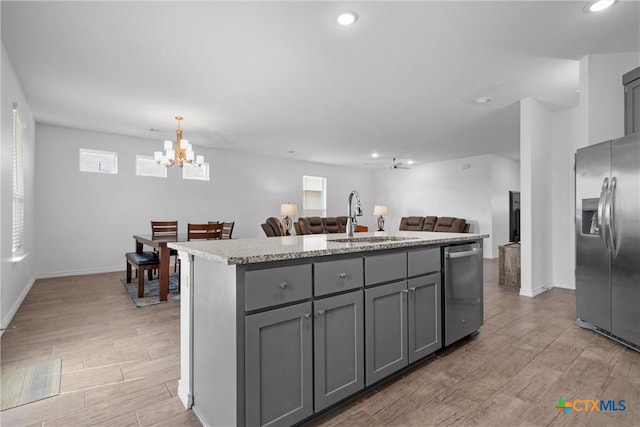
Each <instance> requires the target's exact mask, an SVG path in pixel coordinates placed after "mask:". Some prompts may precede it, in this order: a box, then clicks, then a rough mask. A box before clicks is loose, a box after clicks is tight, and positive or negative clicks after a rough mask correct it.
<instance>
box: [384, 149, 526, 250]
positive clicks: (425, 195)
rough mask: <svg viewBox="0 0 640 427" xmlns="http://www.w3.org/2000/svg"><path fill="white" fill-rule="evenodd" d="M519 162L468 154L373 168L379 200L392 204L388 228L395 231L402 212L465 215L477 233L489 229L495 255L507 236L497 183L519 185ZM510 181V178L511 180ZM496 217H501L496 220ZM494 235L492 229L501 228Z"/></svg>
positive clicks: (489, 243)
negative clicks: (408, 166)
mask: <svg viewBox="0 0 640 427" xmlns="http://www.w3.org/2000/svg"><path fill="white" fill-rule="evenodd" d="M517 169H518V164H517V162H515V161H512V160H508V159H503V158H500V157H497V156H494V155H483V156H475V157H465V158H461V159H455V160H447V161H443V162H435V163H429V164H426V165H417V166H414V167H412V168H411V169H409V170H402V169H395V170H391V169H382V170H377V171H376V172H375V178H374V179H375V195H376V197H375V203H376V204H386V205H388V206H389V216H388V217H387V218H386V224H385V229H387V230H397V229H398V226H399V225H400V219H401V218H402V217H403V216H412V215H415V216H427V215H433V216H451V217H457V218H465V219H466V220H467V222H468V223H470V224H471V229H470V231H471V232H473V233H486V234H489V235H490V236H491V237H489V238H488V239H485V241H484V247H485V251H484V256H485V258H492V257H496V256H497V247H498V245H502V244H504V243H507V241H508V230H507V229H508V216H507V211H508V190H507V192H506V193H505V194H506V196H504V197H506V198H507V203H505V204H502V203H500V201H499V200H498V199H496V200H494V195H496V194H498V193H499V192H500V191H501V190H500V189H494V187H493V184H494V181H495V182H497V181H499V186H500V187H504V188H507V187H508V188H509V189H512V190H513V189H515V190H517V189H518V188H519V182H518V174H517V172H516V171H517ZM508 181H512V182H508ZM494 216H497V217H498V218H497V219H496V220H495V221H494ZM505 216H507V217H506V225H504V232H503V233H502V234H500V233H498V235H497V236H496V235H495V233H494V230H493V226H494V222H495V224H496V226H498V227H502V225H503V224H504V221H505V219H504V217H505Z"/></svg>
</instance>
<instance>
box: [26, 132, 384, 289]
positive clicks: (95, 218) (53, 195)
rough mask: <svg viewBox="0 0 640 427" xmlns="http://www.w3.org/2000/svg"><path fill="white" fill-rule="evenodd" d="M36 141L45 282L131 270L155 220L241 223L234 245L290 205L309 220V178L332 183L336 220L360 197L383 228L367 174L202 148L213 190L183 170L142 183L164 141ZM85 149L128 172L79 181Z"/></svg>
mask: <svg viewBox="0 0 640 427" xmlns="http://www.w3.org/2000/svg"><path fill="white" fill-rule="evenodd" d="M185 132H187V133H188V131H187V130H185ZM37 135H38V136H37V142H36V146H37V150H36V167H37V172H36V208H37V214H36V230H37V232H38V239H37V247H36V253H37V254H38V257H37V260H36V266H35V271H36V272H37V275H38V277H50V276H56V275H72V274H83V273H93V272H99V271H118V270H124V265H125V264H124V253H125V252H127V251H131V250H133V249H134V247H135V245H134V240H133V239H132V235H133V234H135V233H149V232H150V229H149V228H150V225H149V221H151V220H173V219H177V220H178V221H179V226H180V229H181V231H183V232H186V227H187V223H189V222H206V221H209V220H234V221H236V228H235V229H234V237H255V236H264V233H263V232H262V229H261V228H260V224H261V223H262V222H264V220H265V219H266V218H267V217H269V216H278V217H279V216H280V204H281V203H285V202H291V203H297V204H298V207H299V212H300V213H301V212H302V175H318V176H325V177H327V192H328V196H327V212H328V215H329V216H337V215H345V214H346V210H347V208H346V204H347V196H348V194H349V191H350V190H352V189H355V190H358V191H359V193H360V196H361V199H362V205H363V209H364V211H365V214H366V216H365V217H364V218H363V219H362V221H361V223H363V224H365V225H367V224H368V225H369V226H373V225H374V224H375V220H374V217H373V205H374V200H373V191H372V188H373V186H372V174H371V172H370V171H368V170H364V169H357V168H346V167H340V166H330V165H324V164H318V163H311V162H300V161H293V160H286V159H281V158H275V157H267V156H257V155H252V154H246V153H238V152H231V151H222V150H213V149H205V148H203V147H201V146H195V151H196V153H197V154H203V155H204V156H205V159H206V160H207V161H208V162H209V163H210V165H211V171H210V181H209V182H202V181H191V180H183V179H182V175H181V170H180V168H179V167H177V166H173V167H171V168H170V169H169V171H168V172H169V173H168V177H167V178H166V179H163V178H150V177H138V176H136V175H135V156H136V154H144V155H151V154H152V153H153V152H154V151H155V150H159V149H161V147H162V141H153V140H147V139H140V138H133V137H125V136H119V135H111V134H105V133H97V132H88V131H81V130H76V129H69V128H63V127H57V126H50V125H38V127H37ZM79 148H90V149H99V150H108V151H115V152H117V153H118V169H119V173H118V174H117V175H106V174H93V173H86V172H79V170H78V150H79Z"/></svg>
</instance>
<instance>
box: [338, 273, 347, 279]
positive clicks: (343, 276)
mask: <svg viewBox="0 0 640 427" xmlns="http://www.w3.org/2000/svg"><path fill="white" fill-rule="evenodd" d="M338 277H339V278H341V279H345V278H346V277H347V273H340V274H338Z"/></svg>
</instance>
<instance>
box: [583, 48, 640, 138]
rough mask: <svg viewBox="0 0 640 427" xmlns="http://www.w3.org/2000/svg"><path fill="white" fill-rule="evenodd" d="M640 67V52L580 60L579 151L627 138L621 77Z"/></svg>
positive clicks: (591, 56)
mask: <svg viewBox="0 0 640 427" xmlns="http://www.w3.org/2000/svg"><path fill="white" fill-rule="evenodd" d="M638 66H640V52H632V53H614V54H601V55H589V56H586V57H584V58H583V59H582V60H580V111H579V118H580V129H581V133H580V139H581V141H579V147H584V146H587V145H592V144H597V143H599V142H602V141H606V140H609V139H614V138H619V137H621V136H624V87H623V86H622V75H623V74H626V73H628V72H629V71H631V70H633V69H634V68H636V67H638Z"/></svg>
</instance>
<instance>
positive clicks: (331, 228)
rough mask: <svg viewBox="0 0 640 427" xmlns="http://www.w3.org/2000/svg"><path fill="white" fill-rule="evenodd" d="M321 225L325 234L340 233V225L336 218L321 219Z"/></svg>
mask: <svg viewBox="0 0 640 427" xmlns="http://www.w3.org/2000/svg"><path fill="white" fill-rule="evenodd" d="M322 224H323V225H324V230H325V232H326V233H340V225H339V224H338V219H337V218H336V217H333V216H328V217H326V218H322Z"/></svg>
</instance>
